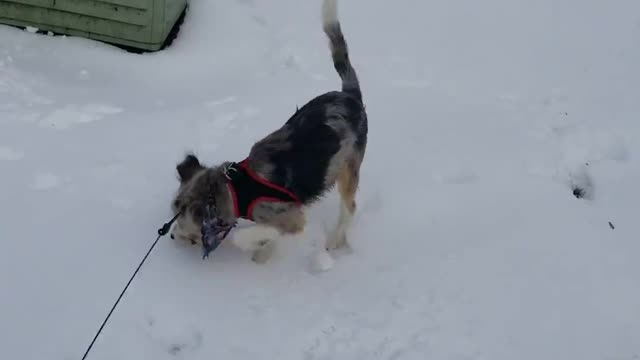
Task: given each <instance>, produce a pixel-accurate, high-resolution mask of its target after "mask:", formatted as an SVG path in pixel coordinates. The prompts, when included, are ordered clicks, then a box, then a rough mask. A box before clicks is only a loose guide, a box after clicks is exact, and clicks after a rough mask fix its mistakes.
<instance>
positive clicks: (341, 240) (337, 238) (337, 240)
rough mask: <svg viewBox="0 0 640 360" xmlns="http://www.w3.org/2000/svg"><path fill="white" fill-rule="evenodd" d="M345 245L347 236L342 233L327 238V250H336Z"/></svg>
mask: <svg viewBox="0 0 640 360" xmlns="http://www.w3.org/2000/svg"><path fill="white" fill-rule="evenodd" d="M346 245H347V235H346V234H345V232H344V231H338V232H334V233H332V234H331V235H329V237H328V238H327V244H326V248H327V250H338V249H341V248H343V247H345V246H346Z"/></svg>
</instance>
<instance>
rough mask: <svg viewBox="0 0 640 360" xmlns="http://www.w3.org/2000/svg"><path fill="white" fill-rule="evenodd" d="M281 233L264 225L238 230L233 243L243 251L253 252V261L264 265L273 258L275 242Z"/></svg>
mask: <svg viewBox="0 0 640 360" xmlns="http://www.w3.org/2000/svg"><path fill="white" fill-rule="evenodd" d="M280 236H281V235H280V232H279V231H278V230H277V229H276V228H274V227H272V226H267V225H262V224H257V225H253V226H250V227H247V228H242V229H237V230H236V231H235V233H234V234H233V239H232V242H233V244H234V245H235V246H237V247H238V248H240V249H241V250H243V251H252V252H253V255H252V257H251V259H252V260H253V261H255V262H256V263H259V264H263V263H265V262H267V261H269V259H270V258H271V255H273V250H274V247H275V241H276V239H277V238H279V237H280Z"/></svg>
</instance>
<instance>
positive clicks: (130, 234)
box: [0, 0, 640, 360]
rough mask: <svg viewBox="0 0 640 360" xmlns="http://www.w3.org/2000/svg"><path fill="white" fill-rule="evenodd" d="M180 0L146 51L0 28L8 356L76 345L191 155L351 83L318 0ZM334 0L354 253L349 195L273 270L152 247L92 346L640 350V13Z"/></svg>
mask: <svg viewBox="0 0 640 360" xmlns="http://www.w3.org/2000/svg"><path fill="white" fill-rule="evenodd" d="M190 4H191V11H190V12H189V14H188V16H187V17H186V20H185V23H184V25H183V27H182V29H181V31H180V34H179V36H178V39H177V40H176V42H175V43H174V44H173V46H171V47H170V48H168V49H167V50H165V51H162V52H159V53H154V54H145V55H135V54H130V53H126V52H123V51H121V50H119V49H116V48H113V47H110V46H108V45H105V44H101V43H99V42H95V41H90V40H86V39H80V38H75V37H70V36H66V37H61V36H53V37H52V36H47V35H40V34H34V33H30V32H28V31H22V30H18V29H15V28H11V27H7V26H0V44H2V46H0V173H1V174H2V177H1V179H2V180H1V184H2V187H1V188H0V204H2V205H0V219H2V220H0V245H1V246H2V248H1V249H0V292H1V294H2V296H0V319H1V321H0V349H2V354H3V358H7V359H79V358H80V357H81V356H82V354H83V352H84V350H85V349H86V346H88V344H89V342H90V341H91V339H92V338H93V336H94V334H95V331H96V330H97V328H98V326H99V325H100V323H101V322H102V320H103V319H104V316H105V315H106V314H107V312H108V310H109V309H110V307H111V305H112V304H113V301H115V298H116V297H117V295H118V294H119V292H120V290H121V289H122V287H123V286H124V284H125V283H126V281H127V280H128V278H129V276H130V274H131V273H132V271H133V270H134V269H135V267H136V266H137V264H138V262H139V261H140V259H141V258H142V256H143V255H144V254H145V252H146V250H147V249H148V247H149V246H150V245H151V243H152V242H153V240H155V235H156V229H157V228H158V227H160V226H161V225H162V224H163V223H164V222H166V221H167V220H168V219H169V218H170V211H169V201H170V199H171V196H172V195H173V193H174V191H175V190H176V187H177V180H176V175H175V164H176V163H177V162H178V161H179V160H180V159H181V157H182V156H183V154H184V153H185V152H186V151H189V150H193V151H195V152H196V153H198V154H199V155H200V157H201V158H202V160H203V161H205V162H206V163H208V164H213V163H217V162H221V161H224V160H240V159H242V158H243V156H245V155H246V154H247V152H248V150H249V148H250V146H251V145H252V144H253V142H255V141H256V140H258V139H260V138H261V137H262V136H264V135H266V134H267V133H268V132H270V131H272V130H274V129H276V128H277V127H279V126H280V125H281V124H282V123H283V122H284V121H285V120H286V119H287V118H288V117H289V116H290V115H291V114H292V113H293V111H294V110H295V108H296V106H301V105H302V104H304V103H305V102H306V101H308V100H309V99H311V98H312V97H313V96H316V95H317V94H320V93H322V92H324V91H329V90H335V89H338V88H339V79H338V76H337V74H336V73H335V71H334V69H333V66H332V64H331V62H330V56H329V51H328V47H327V41H326V39H325V37H324V34H323V33H322V31H321V27H320V1H309V2H300V1H294V0H279V1H277V2H274V1H266V0H243V1H240V0H216V1H205V0H193V1H191V2H190ZM391 4H393V5H391ZM339 6H340V18H341V21H342V25H343V29H344V31H345V35H346V38H347V41H348V43H349V46H350V49H351V58H352V61H353V63H354V66H355V68H356V69H357V71H358V74H359V76H360V79H361V82H362V88H363V94H364V99H365V101H366V105H367V111H368V113H369V118H370V142H369V146H368V149H367V156H366V159H365V162H364V165H363V170H362V171H363V173H362V181H361V188H360V192H359V194H358V198H357V199H358V212H357V213H356V216H355V218H354V221H353V227H352V228H351V230H350V233H349V234H350V237H349V238H350V243H351V248H352V249H351V250H350V251H348V252H341V253H340V252H339V253H335V254H326V253H324V251H323V244H324V237H325V236H326V234H327V233H328V232H329V230H330V229H331V227H332V226H333V225H334V224H335V221H336V220H337V214H338V209H339V206H338V201H337V197H336V196H335V194H331V195H330V196H328V197H327V198H326V199H325V200H323V201H322V202H321V203H320V204H318V206H316V207H314V208H312V209H311V210H310V213H309V218H308V223H309V224H308V228H307V231H306V232H305V234H303V235H301V236H298V237H296V238H292V239H286V241H284V242H282V243H280V244H279V246H278V248H277V249H276V253H275V256H274V258H273V259H272V260H271V261H270V262H268V263H266V264H263V265H258V264H255V263H253V262H252V261H251V260H250V255H249V254H247V253H243V252H241V251H239V250H238V249H236V248H234V247H233V246H231V244H226V245H225V244H223V245H222V246H221V247H220V248H218V249H217V250H216V251H215V252H214V253H212V254H211V256H210V257H209V259H208V260H206V261H203V260H202V258H201V250H200V249H199V248H194V247H191V246H188V245H184V244H179V243H177V242H175V241H172V240H171V239H169V238H168V237H166V238H163V239H162V240H161V241H160V243H159V245H158V247H157V248H156V249H155V251H154V252H153V253H152V254H151V256H150V257H149V259H148V261H147V263H146V265H145V267H144V268H143V269H142V270H141V272H140V273H139V275H138V277H137V278H136V280H135V281H134V282H133V283H132V285H131V288H130V289H129V291H128V293H127V295H126V296H125V297H124V298H123V300H122V302H121V303H120V305H119V307H118V308H117V311H116V312H115V313H114V315H113V316H112V318H111V320H110V322H109V324H108V325H107V327H106V328H105V330H104V332H103V334H102V336H101V337H100V339H99V340H98V342H97V343H96V345H95V346H94V348H93V350H92V353H91V354H90V356H89V359H95V360H97V359H109V360H113V359H158V360H160V359H189V360H191V359H238V360H243V359H281V360H288V359H307V360H315V359H317V360H320V359H420V360H422V359H442V360H444V359H452V360H453V359H456V360H459V359H465V360H471V359H474V360H482V359H491V360H512V359H518V360H529V359H531V360H534V359H535V360H539V359H554V360H555V359H558V360H565V359H580V360H637V359H640V275H639V274H640V262H639V261H638V260H637V256H638V253H640V242H638V231H637V229H635V228H634V227H633V226H635V225H634V224H637V220H638V214H639V213H640V211H639V210H640V205H638V204H640V191H639V190H638V184H639V183H640V160H638V159H639V157H638V154H640V122H639V115H638V114H639V113H640V103H639V102H638V96H639V94H640V88H639V85H638V84H640V67H638V64H639V63H640V48H639V47H638V43H637V39H638V37H639V36H640V15H638V14H640V3H638V2H637V1H632V0H619V1H615V2H604V1H593V0H589V1H578V0H561V1H558V0H538V1H506V0H487V1H482V2H478V1H472V0H457V1H448V0H433V1H421V0H397V1H393V2H390V1H386V0H349V1H347V0H342V1H340V2H339ZM576 185H577V186H581V187H583V188H584V190H585V191H586V192H587V194H588V196H586V197H583V198H580V199H578V198H576V197H575V196H574V195H573V190H574V189H573V186H576ZM609 222H611V224H613V225H614V229H612V228H611V227H610V226H609Z"/></svg>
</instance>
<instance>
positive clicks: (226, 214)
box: [171, 154, 235, 244]
mask: <svg viewBox="0 0 640 360" xmlns="http://www.w3.org/2000/svg"><path fill="white" fill-rule="evenodd" d="M176 170H177V173H178V179H179V181H180V187H179V189H178V192H177V194H176V196H175V198H174V199H173V202H172V204H171V205H172V206H171V207H172V210H173V213H174V214H180V215H179V216H178V218H177V220H176V226H175V228H174V230H173V231H172V236H173V237H176V238H178V239H182V240H186V241H190V242H191V243H192V244H198V243H199V244H202V238H201V231H202V224H203V223H207V222H212V221H216V222H225V223H234V222H235V216H234V215H235V214H234V213H233V204H232V200H231V196H230V194H229V190H228V188H227V179H226V177H225V175H224V171H223V170H224V165H221V166H216V167H206V166H203V165H202V164H201V163H200V161H199V160H198V158H197V157H196V156H195V155H193V154H188V155H187V156H186V157H185V158H184V160H182V162H181V163H179V164H178V165H177V166H176Z"/></svg>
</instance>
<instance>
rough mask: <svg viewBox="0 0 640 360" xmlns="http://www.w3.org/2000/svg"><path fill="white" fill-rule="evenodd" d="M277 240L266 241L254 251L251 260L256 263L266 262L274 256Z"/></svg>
mask: <svg viewBox="0 0 640 360" xmlns="http://www.w3.org/2000/svg"><path fill="white" fill-rule="evenodd" d="M274 249H275V242H274V241H273V240H269V241H265V242H264V244H263V245H262V246H261V247H260V248H259V249H258V250H255V251H254V252H253V255H252V256H251V260H253V262H255V263H256V264H264V263H266V262H267V261H269V260H270V259H271V257H273V251H274Z"/></svg>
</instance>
